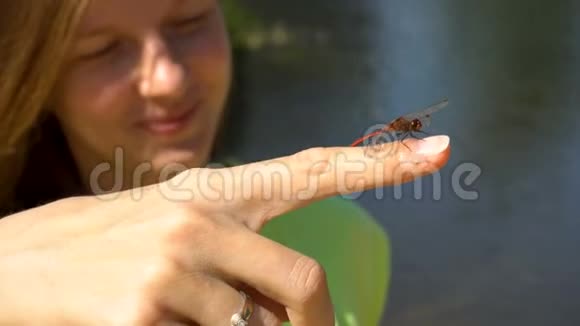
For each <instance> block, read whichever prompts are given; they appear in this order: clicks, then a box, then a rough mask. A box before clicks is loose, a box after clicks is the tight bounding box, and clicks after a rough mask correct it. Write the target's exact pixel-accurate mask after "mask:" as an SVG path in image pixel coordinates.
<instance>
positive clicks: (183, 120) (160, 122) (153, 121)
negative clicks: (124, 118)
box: [138, 103, 199, 135]
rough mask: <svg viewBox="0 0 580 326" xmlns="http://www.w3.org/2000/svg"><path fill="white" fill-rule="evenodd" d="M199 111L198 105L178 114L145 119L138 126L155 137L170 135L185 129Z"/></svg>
mask: <svg viewBox="0 0 580 326" xmlns="http://www.w3.org/2000/svg"><path fill="white" fill-rule="evenodd" d="M198 111H199V103H198V104H196V105H194V106H192V107H190V108H189V109H188V110H185V111H183V112H181V113H178V114H172V115H170V116H167V117H163V118H146V119H144V120H142V121H141V122H139V123H138V126H139V127H141V128H143V129H145V130H147V131H148V132H150V133H153V134H156V135H172V134H175V133H178V132H179V131H181V130H183V129H185V127H187V126H188V125H189V122H190V121H191V120H192V119H193V117H194V116H195V115H196V113H197V112H198Z"/></svg>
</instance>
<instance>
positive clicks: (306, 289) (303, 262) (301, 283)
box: [289, 256, 326, 306]
mask: <svg viewBox="0 0 580 326" xmlns="http://www.w3.org/2000/svg"><path fill="white" fill-rule="evenodd" d="M289 283H290V286H291V287H292V288H294V289H296V290H297V292H296V295H297V298H296V300H297V302H298V303H299V304H300V305H302V306H304V305H307V304H308V303H309V302H310V301H311V300H313V299H314V298H315V297H316V295H317V294H318V293H320V292H321V291H322V290H324V288H325V287H326V271H325V270H324V267H323V266H322V265H321V264H320V263H318V262H317V261H316V260H314V259H312V258H310V257H306V256H301V257H300V258H298V259H297V260H296V263H295V264H294V267H293V269H292V271H291V273H290V276H289Z"/></svg>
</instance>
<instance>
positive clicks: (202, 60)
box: [183, 14, 232, 109]
mask: <svg viewBox="0 0 580 326" xmlns="http://www.w3.org/2000/svg"><path fill="white" fill-rule="evenodd" d="M186 44H187V45H185V47H186V48H185V49H184V53H183V55H184V59H183V61H185V62H187V65H188V66H189V67H190V70H191V74H192V78H193V80H194V83H197V84H198V85H199V86H201V90H200V91H201V92H204V93H205V95H207V96H208V97H209V98H208V99H210V100H211V101H212V102H213V103H214V105H215V106H216V109H218V108H219V109H221V104H222V102H223V99H224V97H225V95H226V93H227V91H228V89H229V87H230V83H231V70H232V67H231V52H230V43H229V39H228V36H227V33H226V30H225V26H224V23H223V20H222V19H221V16H219V15H218V14H216V15H215V16H214V17H213V19H212V21H211V23H210V24H208V26H206V27H205V29H204V31H203V32H202V33H199V35H198V36H197V37H196V39H195V40H194V41H193V42H188V43H186Z"/></svg>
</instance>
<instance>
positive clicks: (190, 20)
mask: <svg viewBox="0 0 580 326" xmlns="http://www.w3.org/2000/svg"><path fill="white" fill-rule="evenodd" d="M207 16H208V13H202V14H196V15H194V16H191V17H187V18H184V19H179V20H176V21H174V22H173V23H172V24H171V25H170V26H171V30H173V31H176V32H182V33H187V32H191V31H193V30H195V29H196V28H197V27H198V26H199V25H201V24H202V23H203V21H204V20H205V18H206V17H207Z"/></svg>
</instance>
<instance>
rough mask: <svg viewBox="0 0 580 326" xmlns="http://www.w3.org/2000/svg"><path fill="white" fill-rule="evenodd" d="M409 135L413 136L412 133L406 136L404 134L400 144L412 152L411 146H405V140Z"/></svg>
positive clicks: (407, 133)
mask: <svg viewBox="0 0 580 326" xmlns="http://www.w3.org/2000/svg"><path fill="white" fill-rule="evenodd" d="M409 135H411V136H412V133H410V132H405V134H404V136H403V138H401V140H400V142H401V144H403V146H405V147H407V149H408V150H411V149H410V148H409V146H407V144H405V143H404V142H403V140H405V138H407V137H408V136H409Z"/></svg>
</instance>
